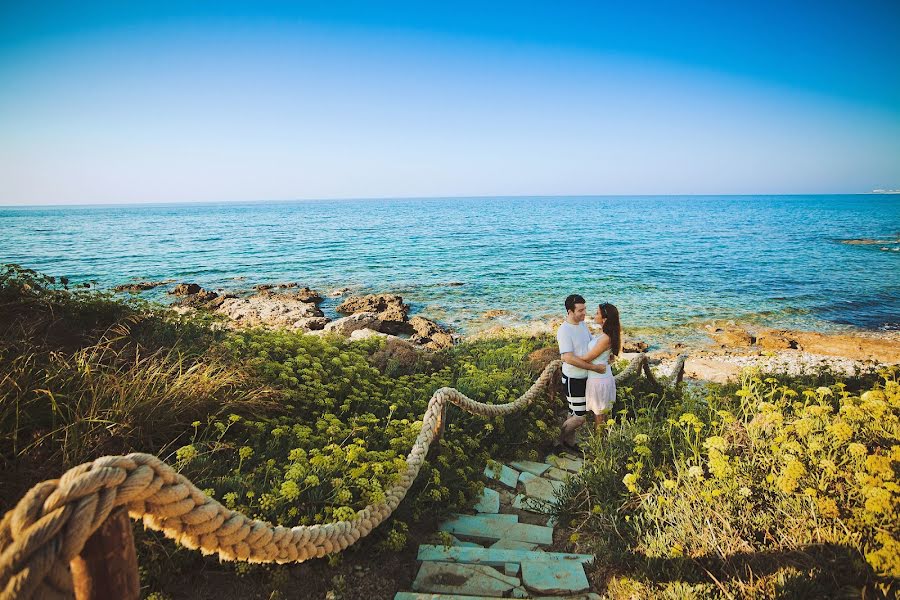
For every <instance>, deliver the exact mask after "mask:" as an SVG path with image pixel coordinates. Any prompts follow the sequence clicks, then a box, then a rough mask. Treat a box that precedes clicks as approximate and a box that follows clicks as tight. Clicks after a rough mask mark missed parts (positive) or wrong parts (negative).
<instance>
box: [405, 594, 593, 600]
mask: <svg viewBox="0 0 900 600" xmlns="http://www.w3.org/2000/svg"><path fill="white" fill-rule="evenodd" d="M597 597H598V598H599V596H597ZM496 598H497V597H496V596H460V595H459V594H429V593H427V592H397V594H396V595H395V596H394V600H496ZM581 598H582V597H581V596H577V597H576V600H581ZM560 600H568V599H567V598H560Z"/></svg>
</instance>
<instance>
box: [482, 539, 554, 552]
mask: <svg viewBox="0 0 900 600" xmlns="http://www.w3.org/2000/svg"><path fill="white" fill-rule="evenodd" d="M537 547H538V545H537V544H532V543H529V542H520V541H519V540H508V539H506V538H503V539H500V540H497V541H496V542H494V543H493V544H491V548H495V549H497V550H534V551H537V552H543V550H537Z"/></svg>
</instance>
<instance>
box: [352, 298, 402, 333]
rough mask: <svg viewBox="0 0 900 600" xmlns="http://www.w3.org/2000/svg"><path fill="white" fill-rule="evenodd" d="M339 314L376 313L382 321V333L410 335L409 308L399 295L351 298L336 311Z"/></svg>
mask: <svg viewBox="0 0 900 600" xmlns="http://www.w3.org/2000/svg"><path fill="white" fill-rule="evenodd" d="M335 310H336V311H337V312H339V313H344V314H349V315H352V314H356V313H362V312H367V313H375V314H377V315H378V319H379V321H381V325H380V331H382V332H383V333H391V334H400V333H403V334H409V333H411V331H410V327H409V325H408V323H407V318H408V316H409V306H408V305H406V304H404V303H403V298H402V297H401V296H398V295H397V294H369V295H367V296H351V297H350V298H347V299H346V300H344V301H343V302H341V303H340V304H339V305H338V306H337V308H336V309H335Z"/></svg>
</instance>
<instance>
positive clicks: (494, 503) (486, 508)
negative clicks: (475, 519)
mask: <svg viewBox="0 0 900 600" xmlns="http://www.w3.org/2000/svg"><path fill="white" fill-rule="evenodd" d="M475 510H476V511H478V512H480V513H497V512H499V511H500V492H498V491H497V490H492V489H491V488H484V491H483V492H481V499H480V500H479V501H478V504H476V505H475Z"/></svg>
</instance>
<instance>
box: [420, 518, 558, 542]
mask: <svg viewBox="0 0 900 600" xmlns="http://www.w3.org/2000/svg"><path fill="white" fill-rule="evenodd" d="M486 517H494V518H486ZM496 517H512V519H514V520H512V521H511V520H508V519H506V520H499V519H497V518H496ZM516 520H518V517H517V516H516V515H474V516H473V515H459V516H458V517H456V518H453V519H450V520H449V521H445V522H443V523H441V525H440V526H439V527H438V529H440V530H441V531H447V532H449V533H452V534H455V535H463V536H466V537H470V538H475V539H482V540H500V539H503V538H506V539H510V540H518V541H520V542H530V543H532V544H541V545H545V546H549V545H550V544H552V543H553V528H552V527H544V526H543V525H529V524H527V523H518V522H516Z"/></svg>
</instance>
